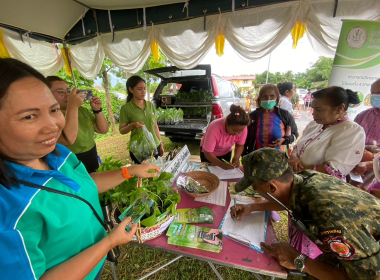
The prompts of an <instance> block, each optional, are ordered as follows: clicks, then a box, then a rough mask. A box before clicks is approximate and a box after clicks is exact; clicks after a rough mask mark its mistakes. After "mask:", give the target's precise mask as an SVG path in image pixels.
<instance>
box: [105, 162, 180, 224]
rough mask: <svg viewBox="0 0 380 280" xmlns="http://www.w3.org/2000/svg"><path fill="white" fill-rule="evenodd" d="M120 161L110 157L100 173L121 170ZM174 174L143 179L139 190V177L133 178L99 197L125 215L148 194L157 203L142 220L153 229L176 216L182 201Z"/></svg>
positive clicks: (164, 173) (163, 174)
mask: <svg viewBox="0 0 380 280" xmlns="http://www.w3.org/2000/svg"><path fill="white" fill-rule="evenodd" d="M122 166H123V165H122V163H121V162H120V161H114V160H113V159H112V157H108V158H106V159H105V160H104V161H103V165H102V166H101V167H100V168H99V169H98V171H108V170H114V169H118V168H121V167H122ZM154 172H155V171H154ZM173 176H174V175H173V174H171V173H168V172H161V173H160V174H159V175H158V176H157V177H154V178H145V179H142V185H141V187H140V188H137V180H138V178H137V177H132V178H130V179H128V180H126V181H124V182H123V183H121V184H120V185H119V186H117V187H116V188H114V189H112V190H109V191H107V192H105V193H102V194H100V195H99V197H100V199H104V200H105V201H106V203H107V202H110V203H112V204H114V205H115V206H116V207H117V208H118V209H119V211H120V212H121V213H123V212H124V211H125V210H126V209H127V208H128V207H129V206H130V205H131V204H132V203H133V202H134V201H135V200H136V199H137V198H138V197H139V196H140V195H141V194H142V193H144V192H145V193H146V194H147V195H148V196H149V197H150V198H151V199H152V200H153V201H154V202H155V203H154V205H153V206H152V207H151V208H150V211H148V212H147V213H146V214H145V215H144V216H143V217H142V219H141V225H143V226H145V227H151V226H154V225H155V224H157V223H158V222H160V221H161V220H163V219H164V218H165V217H166V216H167V215H169V214H173V215H174V214H175V211H176V205H177V204H178V203H179V202H180V201H181V196H180V194H179V193H178V191H177V190H175V189H173V188H172V187H171V186H172V183H171V182H170V180H171V179H172V178H173Z"/></svg>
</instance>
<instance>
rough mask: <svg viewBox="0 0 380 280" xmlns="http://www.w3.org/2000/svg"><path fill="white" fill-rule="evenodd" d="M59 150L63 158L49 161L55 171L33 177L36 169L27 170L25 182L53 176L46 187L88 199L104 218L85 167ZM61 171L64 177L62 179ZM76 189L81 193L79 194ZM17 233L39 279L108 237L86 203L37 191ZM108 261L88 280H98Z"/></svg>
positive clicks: (19, 224)
mask: <svg viewBox="0 0 380 280" xmlns="http://www.w3.org/2000/svg"><path fill="white" fill-rule="evenodd" d="M57 146H58V152H59V154H60V156H59V157H57V156H54V155H49V157H48V158H47V163H48V164H49V166H51V167H52V168H53V170H52V171H36V172H34V173H33V172H32V171H33V170H32V169H30V168H27V167H24V169H25V171H24V172H23V174H24V175H23V176H27V177H28V178H23V177H22V179H24V180H26V181H30V182H37V183H38V182H39V180H40V179H39V178H44V177H43V176H46V178H49V177H50V176H49V175H50V174H51V176H52V177H51V179H48V180H47V183H46V184H45V186H46V187H48V188H52V189H55V190H60V191H63V192H66V193H70V194H75V195H77V196H79V197H81V198H84V199H85V200H87V201H88V202H90V204H91V205H92V206H93V207H94V209H95V210H96V212H97V213H98V215H99V216H100V217H103V214H102V210H101V207H100V204H99V198H98V189H97V187H96V185H95V182H94V181H93V180H92V178H91V177H90V176H89V175H88V173H87V171H86V169H85V167H84V165H83V164H82V163H81V162H80V161H79V160H78V159H77V157H76V156H75V155H74V154H72V153H70V152H69V151H68V150H67V149H65V148H64V147H63V146H59V145H57ZM55 168H57V170H56V171H55V170H54V169H55ZM57 171H58V172H59V173H60V174H62V175H63V176H62V175H59V174H58V175H59V176H58V175H57V173H58V172H57ZM29 174H32V175H29ZM17 176H19V175H17ZM44 180H45V179H44ZM44 180H42V181H44ZM76 188H79V189H78V190H75V189H76ZM16 230H18V231H19V232H20V233H21V234H22V237H23V240H24V244H25V251H26V252H27V254H28V257H29V260H30V264H31V267H32V269H33V273H34V275H35V277H36V279H38V278H39V277H41V275H42V274H43V273H44V272H45V271H46V270H48V269H50V268H52V267H55V266H56V265H58V264H60V263H62V262H65V261H67V260H68V259H70V258H71V257H73V256H75V255H77V254H78V253H80V252H82V251H83V250H85V249H87V248H88V247H90V246H92V245H93V244H95V243H97V242H99V241H100V240H101V239H103V238H104V237H105V236H106V234H107V233H106V231H105V230H104V229H103V227H102V226H101V225H100V223H99V221H98V220H97V219H96V217H95V215H94V213H93V212H92V210H91V208H90V207H89V206H88V205H86V204H85V203H84V202H82V201H80V200H77V199H75V198H72V197H68V196H64V195H60V194H56V193H51V192H48V191H44V190H39V191H36V194H35V195H34V196H33V197H32V199H31V200H30V204H29V206H28V207H27V208H26V210H24V212H23V214H22V216H21V217H20V218H19V220H18V223H17V226H16ZM10 257H11V256H10ZM104 260H105V258H104ZM104 260H102V261H101V262H100V263H99V264H98V265H97V266H96V267H95V268H94V269H93V270H92V272H91V273H90V274H89V275H88V276H87V277H86V278H85V279H86V280H90V279H94V278H95V276H96V275H97V274H98V272H99V271H100V269H101V267H102V265H103V263H104Z"/></svg>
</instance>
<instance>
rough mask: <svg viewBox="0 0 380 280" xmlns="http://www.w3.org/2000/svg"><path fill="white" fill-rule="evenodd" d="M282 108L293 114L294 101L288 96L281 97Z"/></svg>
mask: <svg viewBox="0 0 380 280" xmlns="http://www.w3.org/2000/svg"><path fill="white" fill-rule="evenodd" d="M280 108H281V109H285V110H286V111H288V112H289V113H290V114H291V115H292V116H293V114H294V111H293V105H292V102H291V101H290V100H289V98H288V97H286V96H281V98H280Z"/></svg>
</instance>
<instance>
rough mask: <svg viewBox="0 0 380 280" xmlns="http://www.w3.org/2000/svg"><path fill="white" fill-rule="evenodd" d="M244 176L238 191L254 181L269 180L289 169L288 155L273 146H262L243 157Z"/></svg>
mask: <svg viewBox="0 0 380 280" xmlns="http://www.w3.org/2000/svg"><path fill="white" fill-rule="evenodd" d="M242 162H243V166H244V177H243V179H241V180H240V181H239V182H238V183H237V184H236V185H235V190H236V191H237V192H241V191H244V190H245V189H246V188H248V187H249V186H250V185H252V184H254V183H263V182H268V181H270V180H272V179H275V178H277V177H280V176H281V175H282V174H283V173H284V172H285V171H286V170H287V169H288V156H287V154H286V153H285V152H281V151H280V150H277V149H272V148H261V149H259V150H257V151H254V152H252V153H250V154H248V155H246V156H244V157H243V160H242Z"/></svg>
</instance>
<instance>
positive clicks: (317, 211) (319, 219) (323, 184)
mask: <svg viewBox="0 0 380 280" xmlns="http://www.w3.org/2000/svg"><path fill="white" fill-rule="evenodd" d="M290 209H291V210H292V211H293V213H294V214H295V215H296V216H297V217H298V218H299V219H300V220H301V221H302V222H303V223H304V224H305V225H306V226H307V227H308V229H309V230H310V231H311V232H312V233H314V234H315V235H317V236H318V237H319V238H320V240H321V241H322V242H323V243H324V244H325V245H326V246H327V247H328V249H329V250H330V252H325V254H328V255H331V254H333V255H334V256H335V257H336V258H337V259H339V261H340V263H341V264H342V265H343V267H344V269H345V270H346V272H347V274H348V276H349V277H350V278H351V279H380V244H379V241H380V223H379V221H380V200H379V199H377V198H375V197H374V196H372V195H370V194H368V193H367V192H364V191H362V190H360V189H359V188H356V187H353V186H351V185H349V184H347V183H344V182H342V181H341V180H339V179H337V178H335V177H332V176H330V175H327V174H322V173H319V172H316V171H310V170H305V171H301V172H299V173H297V174H295V175H294V182H293V188H292V193H291V203H290ZM320 249H321V250H322V249H323V248H320ZM322 251H323V250H322ZM326 257H328V256H323V257H321V260H323V259H325V258H326ZM330 257H331V256H330ZM376 275H377V276H376Z"/></svg>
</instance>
